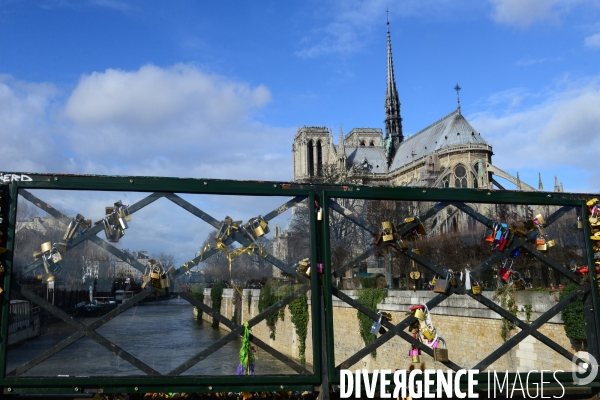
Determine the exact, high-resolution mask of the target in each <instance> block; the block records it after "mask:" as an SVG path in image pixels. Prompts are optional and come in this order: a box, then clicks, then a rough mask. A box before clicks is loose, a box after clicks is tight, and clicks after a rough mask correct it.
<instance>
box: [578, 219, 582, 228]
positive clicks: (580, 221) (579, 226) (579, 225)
mask: <svg viewBox="0 0 600 400" xmlns="http://www.w3.org/2000/svg"><path fill="white" fill-rule="evenodd" d="M577 229H583V221H582V220H581V217H577Z"/></svg>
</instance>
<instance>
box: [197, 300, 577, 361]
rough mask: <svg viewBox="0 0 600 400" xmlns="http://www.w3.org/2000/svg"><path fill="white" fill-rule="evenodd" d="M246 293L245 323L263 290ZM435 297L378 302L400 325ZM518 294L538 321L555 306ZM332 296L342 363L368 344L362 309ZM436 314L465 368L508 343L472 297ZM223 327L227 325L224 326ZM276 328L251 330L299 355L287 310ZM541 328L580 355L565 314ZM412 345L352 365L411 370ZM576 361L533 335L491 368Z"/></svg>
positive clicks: (388, 346) (495, 319) (226, 306)
mask: <svg viewBox="0 0 600 400" xmlns="http://www.w3.org/2000/svg"><path fill="white" fill-rule="evenodd" d="M204 293H205V296H204V298H205V301H204V302H205V303H206V304H208V305H210V304H211V300H210V289H205V292H204ZM344 293H346V294H347V295H349V296H350V297H352V298H356V297H357V294H358V293H357V292H356V291H353V290H347V291H344ZM243 295H244V298H243V300H242V321H248V320H249V319H251V318H252V317H254V316H256V315H257V314H258V298H259V296H260V290H258V289H252V290H251V289H245V290H244V291H243ZM434 295H435V293H433V292H429V291H418V292H412V291H389V292H388V296H387V297H386V299H385V300H384V301H383V302H382V303H381V304H379V305H378V309H379V310H383V311H387V312H390V313H391V314H392V323H394V324H397V323H399V322H400V321H401V320H403V319H404V318H405V317H406V313H407V311H408V309H409V307H410V306H411V305H413V304H424V303H426V302H427V301H429V300H430V299H431V298H432V297H433V296H434ZM483 295H484V296H486V297H488V298H492V295H493V293H492V292H484V293H483ZM248 296H251V301H250V307H248V301H247V299H248ZM515 297H516V299H517V303H518V305H519V309H520V310H521V309H522V308H523V306H524V305H526V304H530V305H532V315H531V317H530V318H531V321H534V320H535V319H536V318H537V317H539V316H540V315H541V314H542V313H543V312H545V311H546V310H548V309H549V308H550V307H551V306H552V305H554V304H556V299H555V296H554V294H552V293H549V292H529V291H524V292H515ZM232 300H233V289H225V290H224V293H223V302H222V306H221V313H222V314H223V315H224V316H226V317H227V318H231V316H232V315H233V308H232ZM333 300H334V301H333V311H332V317H333V330H334V346H335V364H336V365H339V364H341V363H342V362H343V361H344V360H346V359H347V358H348V357H350V356H351V355H352V354H354V353H356V351H358V350H359V349H361V348H362V347H364V344H363V342H362V339H361V337H360V334H359V332H358V319H357V316H356V315H357V311H356V310H355V309H353V308H352V307H350V306H349V305H348V304H346V303H344V302H342V301H340V300H337V298H335V297H334V299H333ZM309 312H310V302H309ZM431 313H432V319H433V323H434V325H435V327H436V329H437V332H438V334H439V335H440V336H441V337H443V338H444V339H445V341H446V342H447V345H448V352H449V357H450V359H451V360H452V361H453V362H455V363H457V364H458V365H460V366H462V367H464V368H471V367H473V366H475V365H476V364H477V363H478V362H480V361H481V360H482V359H484V358H485V357H487V355H489V354H490V353H491V352H492V351H494V350H495V349H497V348H498V347H500V346H501V345H502V344H503V343H504V341H503V339H502V337H501V336H500V332H501V319H500V316H499V315H498V314H496V313H495V312H493V311H491V310H489V309H488V308H486V307H484V306H483V305H481V304H480V303H478V302H476V301H474V300H472V299H471V298H470V297H467V296H457V295H455V296H452V297H450V298H448V299H447V300H445V301H444V302H443V303H441V304H440V305H439V306H438V307H436V308H434V309H433V310H431ZM518 317H519V318H520V319H522V320H526V316H525V313H523V312H519V314H518ZM203 319H204V320H205V321H212V318H211V317H210V316H208V315H207V314H203ZM311 326H312V319H309V337H308V338H307V340H306V362H307V364H308V365H309V366H310V365H312V364H313V359H312V351H313V346H312V338H311V337H310V335H311V332H310V327H311ZM221 329H227V328H225V327H223V326H222V325H221ZM276 329H277V330H276V336H275V340H272V339H270V338H269V328H268V327H267V326H266V323H265V322H264V321H263V322H261V323H260V324H258V325H257V326H255V327H254V328H252V334H253V335H255V336H257V337H258V338H260V339H261V340H263V341H264V342H266V343H268V344H269V345H270V346H272V347H273V348H275V349H276V350H278V351H280V352H281V353H283V354H285V355H287V356H289V357H292V358H298V346H297V338H296V332H295V328H294V326H293V324H292V323H291V316H290V314H289V311H288V310H287V309H286V311H285V317H284V320H283V321H281V320H279V321H278V322H277V327H276ZM539 331H540V332H541V333H543V334H544V335H546V336H548V337H549V338H550V339H552V340H554V341H556V342H557V343H558V344H559V345H561V346H563V347H564V348H565V349H567V350H569V351H570V352H572V353H575V350H574V349H573V348H572V346H571V342H570V340H569V339H568V338H567V336H566V334H565V330H564V325H563V323H562V320H561V318H560V314H559V315H557V316H555V317H553V318H552V319H551V320H550V321H548V322H547V323H546V324H544V325H543V326H542V327H541V328H540V329H539ZM517 332H518V329H514V330H512V331H510V336H512V335H514V334H516V333H517ZM409 347H410V346H409V344H408V343H407V342H405V341H404V340H403V339H401V338H400V337H395V338H393V339H392V340H390V341H388V342H387V343H385V344H384V345H383V346H381V347H380V348H378V349H377V355H376V357H373V356H372V355H369V356H367V357H365V358H363V359H362V360H360V361H359V362H358V363H356V364H355V365H352V366H350V367H349V369H351V370H354V369H359V368H360V369H363V368H364V369H369V370H374V369H391V370H394V369H396V368H408V367H409V366H410V364H411V362H410V359H409V357H408V351H409ZM421 360H422V362H424V363H425V366H426V368H437V369H445V367H444V366H443V365H442V364H440V363H435V362H434V360H433V359H432V358H431V357H429V356H427V355H425V354H423V355H422V356H421ZM571 365H572V363H571V361H570V360H567V359H566V358H564V357H562V356H561V355H560V354H558V353H556V352H555V351H553V350H552V349H550V348H549V347H547V346H546V345H545V344H543V343H541V342H539V341H537V340H536V339H535V338H533V337H531V336H528V337H527V338H526V339H525V340H523V341H522V342H520V343H519V344H518V345H517V346H515V347H514V348H513V349H512V350H511V351H509V352H508V353H506V354H505V355H504V356H503V357H501V358H500V359H498V360H497V361H495V362H494V363H493V364H491V365H490V366H489V367H488V368H487V369H489V370H496V371H507V370H508V371H512V372H515V371H517V370H518V371H520V372H527V371H530V370H534V369H537V370H541V369H546V370H553V371H554V370H559V369H562V370H564V371H567V372H569V371H571ZM309 369H310V368H309Z"/></svg>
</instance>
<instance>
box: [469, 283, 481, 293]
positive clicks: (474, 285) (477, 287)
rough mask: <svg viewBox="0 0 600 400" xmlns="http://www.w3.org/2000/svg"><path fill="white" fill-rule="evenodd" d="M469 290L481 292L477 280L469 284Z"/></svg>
mask: <svg viewBox="0 0 600 400" xmlns="http://www.w3.org/2000/svg"><path fill="white" fill-rule="evenodd" d="M471 291H472V292H473V294H481V286H479V282H475V283H473V284H472V285H471Z"/></svg>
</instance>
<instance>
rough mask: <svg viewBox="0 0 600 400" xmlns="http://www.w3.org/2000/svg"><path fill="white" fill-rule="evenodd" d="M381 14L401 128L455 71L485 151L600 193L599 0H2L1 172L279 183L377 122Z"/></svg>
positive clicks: (431, 110) (443, 97) (425, 112)
mask: <svg viewBox="0 0 600 400" xmlns="http://www.w3.org/2000/svg"><path fill="white" fill-rule="evenodd" d="M386 10H388V11H389V12H386ZM386 18H387V19H388V20H389V27H390V31H391V40H392V49H393V57H394V68H395V77H396V85H397V88H398V92H399V95H400V100H401V103H402V109H401V113H402V117H403V129H404V134H405V135H406V136H410V135H413V134H415V133H417V132H418V131H420V130H421V129H423V128H425V127H426V126H428V125H430V124H432V123H433V122H435V121H437V120H438V119H440V118H442V117H444V116H445V115H447V114H449V113H450V112H452V111H454V110H455V109H456V106H457V99H456V92H455V91H454V90H453V88H454V86H455V85H456V84H457V83H458V84H459V85H460V86H461V87H462V90H461V91H460V101H461V109H462V113H463V115H464V116H465V117H466V118H467V119H468V120H469V121H470V123H471V124H472V125H473V126H474V127H475V129H476V130H477V131H478V132H480V133H481V135H482V137H483V138H484V139H485V140H487V141H488V143H489V144H491V145H492V146H493V150H494V156H493V158H492V161H493V163H494V165H496V166H497V167H499V168H501V169H503V170H505V171H507V172H509V173H511V174H512V175H516V173H517V172H518V173H519V175H520V178H521V180H523V181H525V182H527V183H529V184H530V185H532V186H534V187H537V183H538V173H541V175H542V179H543V184H544V188H545V189H546V190H553V186H554V177H555V176H557V177H558V179H559V181H560V182H562V183H563V185H564V189H565V191H568V192H593V193H597V192H598V191H599V185H598V182H599V181H600V168H599V167H598V164H596V161H597V160H598V149H600V68H599V66H600V0H482V1H472V0H435V1H434V0H403V1H390V0H387V1H382V0H371V1H362V0H318V1H317V0H308V1H302V2H281V1H268V0H264V1H218V2H208V1H191V0H188V1H186V0H181V1H176V2H174V1H171V2H165V1H153V0H143V1H142V0H131V1H121V0H77V1H75V0H29V1H18V0H0V140H1V142H2V149H3V154H2V158H1V159H0V171H2V172H8V171H11V172H14V171H21V172H41V173H75V174H101V175H105V174H106V175H115V174H116V175H145V176H175V177H193V178H228V179H243V180H246V179H250V180H275V181H289V180H291V179H292V153H291V149H292V142H293V138H294V135H295V133H296V131H297V129H298V127H301V126H304V125H308V126H326V127H329V128H330V129H332V131H333V133H334V142H335V143H337V141H338V137H339V134H338V132H339V129H340V125H341V126H342V127H343V131H344V133H346V134H347V133H348V132H349V131H350V130H351V129H352V128H358V127H372V128H382V129H384V123H383V120H384V109H383V104H384V97H385V83H386V43H387V42H386V40H387V39H386V29H387V26H386ZM506 187H507V188H509V189H510V188H513V187H512V185H511V184H509V183H507V184H506Z"/></svg>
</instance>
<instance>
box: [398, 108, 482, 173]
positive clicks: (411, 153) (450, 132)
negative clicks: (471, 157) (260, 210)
mask: <svg viewBox="0 0 600 400" xmlns="http://www.w3.org/2000/svg"><path fill="white" fill-rule="evenodd" d="M468 143H473V144H482V145H487V142H486V141H485V140H484V139H483V138H482V137H481V135H480V134H479V133H477V132H476V131H475V128H473V127H472V126H471V124H469V122H468V121H467V120H466V119H465V117H463V116H462V114H461V113H460V109H456V110H455V111H453V112H451V113H450V114H448V115H446V116H445V117H444V118H442V119H440V120H439V121H437V122H435V123H433V124H431V125H429V126H428V127H427V128H425V129H423V130H421V131H420V132H418V133H416V134H414V135H412V136H410V137H408V138H406V139H405V140H404V141H403V142H402V143H401V144H400V148H399V149H398V151H397V152H396V156H395V157H394V161H393V162H392V165H391V166H390V171H393V170H395V169H398V168H401V167H403V166H404V165H406V164H409V163H411V162H412V161H413V160H417V159H419V158H421V157H424V156H427V155H429V154H431V153H433V152H434V151H439V150H442V149H444V148H446V147H451V146H456V145H462V144H468Z"/></svg>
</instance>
